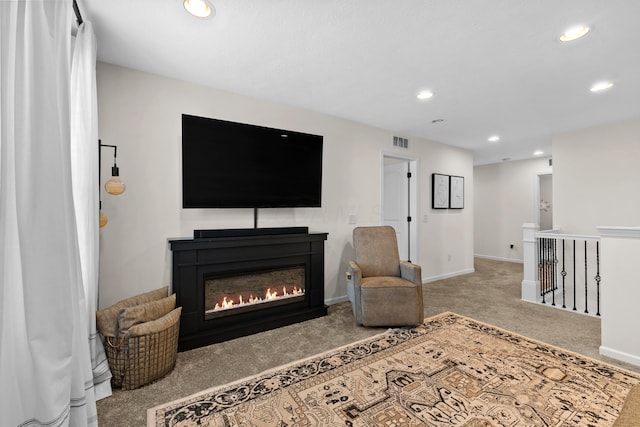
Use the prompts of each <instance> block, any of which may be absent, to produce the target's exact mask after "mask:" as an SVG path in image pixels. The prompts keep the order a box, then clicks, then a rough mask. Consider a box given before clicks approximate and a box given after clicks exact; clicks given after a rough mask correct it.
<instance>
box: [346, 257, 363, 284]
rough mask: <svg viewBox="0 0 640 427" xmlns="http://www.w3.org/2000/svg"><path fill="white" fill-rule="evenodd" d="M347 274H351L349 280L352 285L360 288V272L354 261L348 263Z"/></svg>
mask: <svg viewBox="0 0 640 427" xmlns="http://www.w3.org/2000/svg"><path fill="white" fill-rule="evenodd" d="M349 273H350V274H351V280H353V284H354V285H357V286H360V281H361V280H362V270H361V269H360V266H359V265H358V264H356V262H355V261H349Z"/></svg>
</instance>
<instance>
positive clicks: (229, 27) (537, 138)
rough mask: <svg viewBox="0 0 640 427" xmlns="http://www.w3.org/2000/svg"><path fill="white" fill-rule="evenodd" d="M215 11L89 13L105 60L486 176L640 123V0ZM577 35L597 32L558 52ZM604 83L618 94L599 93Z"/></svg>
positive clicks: (287, 1) (329, 3)
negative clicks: (439, 149)
mask: <svg viewBox="0 0 640 427" xmlns="http://www.w3.org/2000/svg"><path fill="white" fill-rule="evenodd" d="M211 2H212V4H213V5H214V7H215V9H216V11H217V13H216V15H215V17H213V18H208V19H198V18H194V17H192V16H190V15H188V14H187V13H186V12H185V11H184V9H183V6H182V1H181V0H83V1H79V3H80V7H81V10H82V13H83V15H84V17H85V19H87V20H90V21H92V22H93V25H94V28H95V31H96V35H97V39H98V59H99V60H100V61H104V62H109V63H112V64H117V65H121V66H125V67H130V68H134V69H138V70H142V71H147V72H151V73H155V74H159V75H163V76H167V77H172V78H176V79H180V80H185V81H190V82H193V83H198V84H202V85H205V86H210V87H214V88H218V89H223V90H228V91H231V92H235V93H239V94H244V95H249V96H253V97H257V98H263V99H266V100H271V101H274V102H278V103H283V104H288V105H293V106H297V107H301V108H306V109H309V110H313V111H318V112H321V113H326V114H330V115H333V116H338V117H342V118H345V119H350V120H354V121H358V122H361V123H366V124H368V125H372V126H376V127H380V128H384V129H388V130H391V131H393V132H394V134H396V135H400V136H405V137H409V138H411V137H420V138H425V139H429V140H433V141H438V142H442V143H445V144H450V145H455V146H459V147H463V148H467V149H470V150H473V152H474V162H475V164H486V163H495V162H500V161H501V160H502V159H504V158H510V159H513V160H516V159H524V158H531V157H533V156H532V153H533V151H535V150H538V149H540V150H543V151H545V155H551V154H552V153H551V137H552V135H553V134H556V133H558V132H564V131H570V130H575V129H580V128H586V127H590V126H596V125H601V124H605V123H610V122H615V121H620V120H625V119H630V118H637V117H640V46H639V45H640V24H639V22H638V19H639V18H640V1H639V0H607V1H605V0H561V1H560V0H396V1H391V0H387V1H383V0H211ZM579 23H584V24H587V25H589V26H590V27H591V28H592V31H591V32H590V33H589V34H588V35H587V36H586V37H584V38H583V39H580V40H578V41H575V42H572V43H561V42H559V41H558V36H559V34H560V33H561V32H562V31H563V30H565V29H567V28H568V27H571V26H573V25H575V24H579ZM600 80H611V81H613V82H614V83H615V86H614V87H613V88H612V89H611V90H609V91H608V92H606V93H599V94H594V93H591V92H590V91H589V87H590V86H591V85H592V84H593V83H596V82H598V81H600ZM420 89H431V90H433V91H434V92H435V96H434V97H433V98H432V99H430V100H427V101H419V100H417V99H416V96H415V95H416V93H417V92H418V91H419V90H420ZM436 119H444V121H443V122H439V123H435V124H434V123H432V121H433V120H436ZM492 134H498V135H500V136H501V141H499V142H498V143H489V142H487V138H488V137H489V136H490V135H492ZM603 143H606V141H603Z"/></svg>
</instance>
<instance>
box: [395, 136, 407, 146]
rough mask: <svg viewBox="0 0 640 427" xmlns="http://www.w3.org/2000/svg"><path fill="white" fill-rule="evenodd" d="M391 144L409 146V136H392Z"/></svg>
mask: <svg viewBox="0 0 640 427" xmlns="http://www.w3.org/2000/svg"><path fill="white" fill-rule="evenodd" d="M393 146H394V147H400V148H409V138H402V137H399V136H394V137H393Z"/></svg>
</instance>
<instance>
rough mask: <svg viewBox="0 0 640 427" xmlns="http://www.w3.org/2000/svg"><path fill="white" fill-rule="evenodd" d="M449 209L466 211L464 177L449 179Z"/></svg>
mask: <svg viewBox="0 0 640 427" xmlns="http://www.w3.org/2000/svg"><path fill="white" fill-rule="evenodd" d="M449 209H464V177H463V176H455V175H452V176H450V177H449Z"/></svg>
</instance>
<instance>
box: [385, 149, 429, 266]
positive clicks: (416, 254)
mask: <svg viewBox="0 0 640 427" xmlns="http://www.w3.org/2000/svg"><path fill="white" fill-rule="evenodd" d="M385 158H391V159H396V160H402V161H406V162H407V163H408V164H409V165H410V169H411V180H410V181H409V184H410V185H409V216H410V217H411V228H410V230H411V232H410V233H409V249H410V254H409V257H410V258H411V261H412V262H413V263H415V264H419V259H420V251H419V249H418V248H419V247H420V245H419V244H418V242H419V237H418V236H419V235H420V233H419V232H418V231H419V230H418V228H419V227H418V223H419V221H418V212H419V209H418V204H419V202H420V201H419V200H418V182H419V173H418V171H419V170H420V168H419V163H418V158H416V157H413V156H405V155H402V154H398V153H390V152H385V151H383V152H381V153H380V224H383V223H384V160H385Z"/></svg>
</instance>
